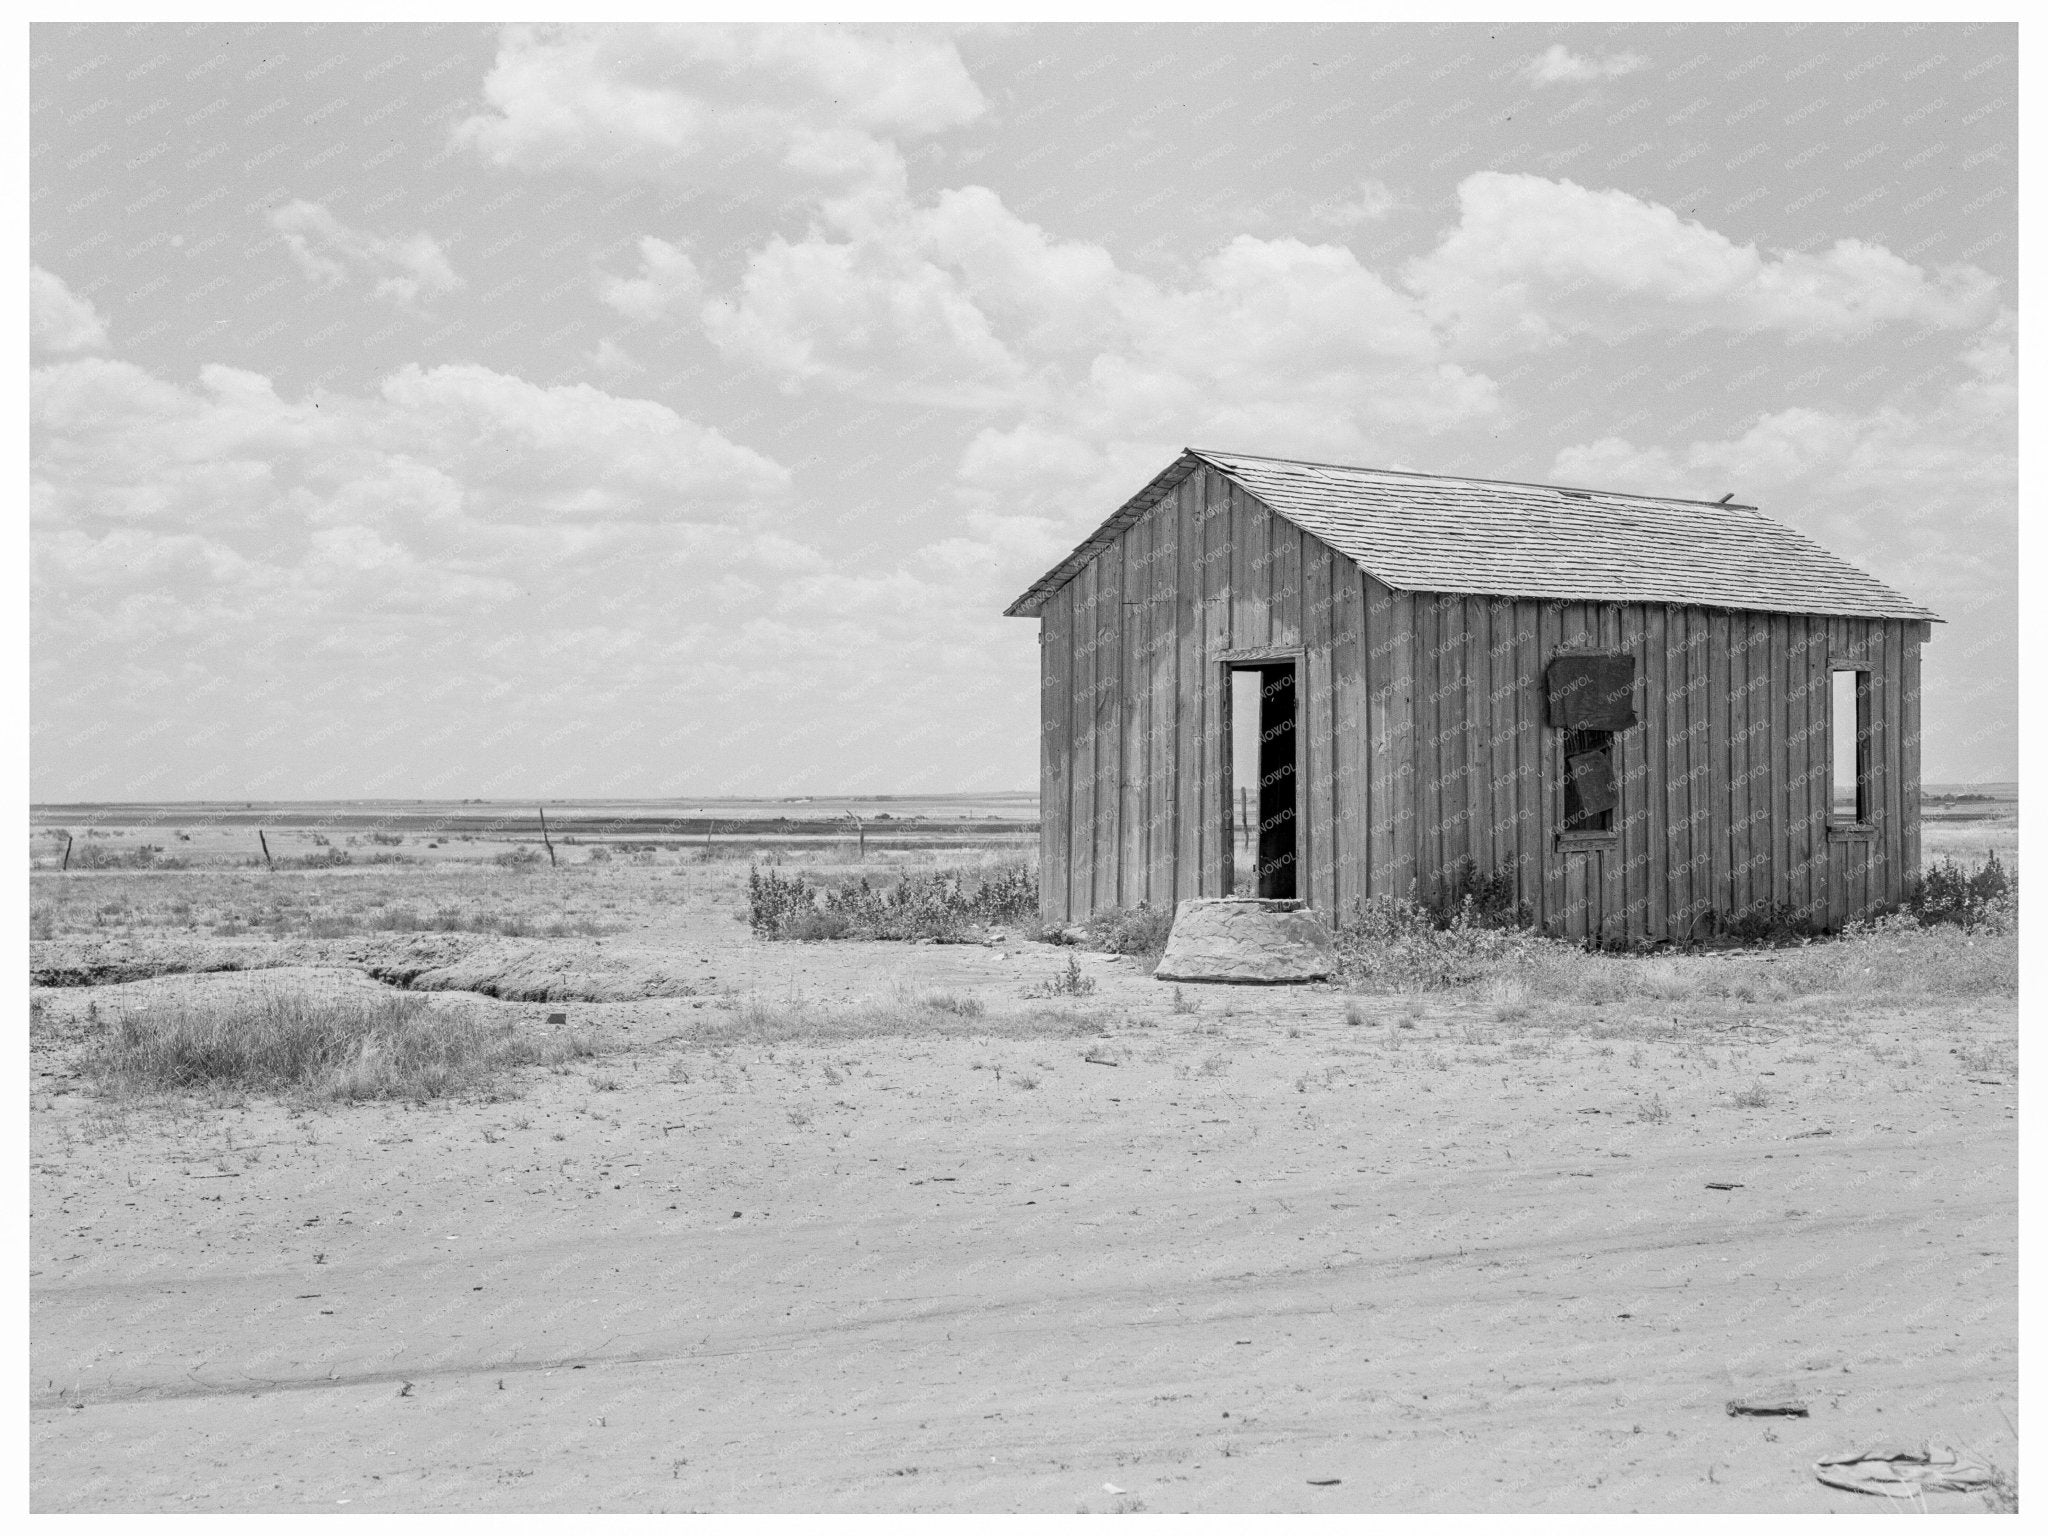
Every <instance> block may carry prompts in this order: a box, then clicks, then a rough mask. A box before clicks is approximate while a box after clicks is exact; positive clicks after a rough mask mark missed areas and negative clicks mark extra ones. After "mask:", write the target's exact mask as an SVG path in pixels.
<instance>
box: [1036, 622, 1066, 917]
mask: <svg viewBox="0 0 2048 1536" xmlns="http://www.w3.org/2000/svg"><path fill="white" fill-rule="evenodd" d="M1073 613H1074V584H1073V583H1072V582H1068V583H1067V584H1066V585H1065V586H1063V587H1061V588H1060V589H1059V590H1058V591H1057V592H1055V593H1053V595H1052V597H1051V598H1050V599H1049V600H1048V601H1047V602H1046V605H1045V610H1044V612H1043V614H1042V615H1041V616H1040V618H1039V621H1038V627H1039V637H1038V639H1039V644H1038V674H1039V686H1038V740H1039V768H1038V775H1039V778H1038V783H1039V791H1038V795H1039V805H1038V910H1039V916H1041V917H1043V918H1044V919H1045V920H1046V921H1047V922H1052V923H1063V922H1067V921H1069V920H1070V917H1069V913H1070V908H1069V905H1068V901H1069V898H1068V894H1067V855H1068V849H1069V840H1070V838H1071V836H1072V833H1071V830H1070V828H1069V820H1070V818H1071V816H1072V814H1073V806H1072V803H1071V798H1070V795H1069V785H1070V783H1071V778H1072V771H1073V751H1074V745H1073V731H1072V713H1071V712H1072V707H1073V696H1074V691H1073V682H1074V644H1073V640H1074V635H1073Z"/></svg>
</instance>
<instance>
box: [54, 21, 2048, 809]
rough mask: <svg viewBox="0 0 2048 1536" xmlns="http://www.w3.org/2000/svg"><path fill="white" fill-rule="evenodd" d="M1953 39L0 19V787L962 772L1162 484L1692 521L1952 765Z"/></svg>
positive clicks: (1977, 82)
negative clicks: (1815, 604) (1140, 504)
mask: <svg viewBox="0 0 2048 1536" xmlns="http://www.w3.org/2000/svg"><path fill="white" fill-rule="evenodd" d="M2016 70H2017V46H2016V36H2015V32H2014V29H2013V28H2012V27H2011V26H2009V25H2002V24H2000V25H1979V26H1972V25H1945V26H1918V27H1913V26H1898V25H1867V26H1857V25H1810V26H1782V27H1778V26H1755V25H1740V26H1737V25H1671V26H1666V25H1634V24H1630V25H1588V26H1552V25H1543V24H1533V23H1532V24H1524V25H1515V26H1484V25H1468V24H1458V25H1442V26H1434V25H1422V24H1394V25H1385V26H1367V25H1274V26H1249V25H1222V26H1094V27H1077V26H1064V25H1034V26H1009V27H946V28H939V27H898V28H860V29H839V28H821V27H813V26H771V27H754V28H746V27H740V28H730V27H704V26H695V27H678V28H673V29H656V28H648V27H629V28H625V29H620V30H589V31H585V30H574V29H558V28H545V29H532V28H523V27H520V28H511V29H499V28H492V27H482V26H474V25H468V24H456V25H433V26H428V25H422V26H382V27H373V26H340V25H321V26H270V25H261V26H243V25H195V26H185V25H138V26H128V25H41V26H37V27H35V28H34V29H32V34H31V71H30V76H31V96H32V100H31V130H30V147H31V168H30V208H29V223H30V246H31V263H32V265H31V271H30V329H31V340H32V353H31V374H30V386H31V387H30V404H31V413H32V420H31V434H30V451H31V459H32V491H31V517H32V523H31V534H30V554H31V564H32V576H31V604H30V625H31V652H30V663H31V714H32V745H31V757H30V763H31V768H30V789H31V794H32V796H33V797H34V798H35V799H37V800H39V801H77V800H107V799H150V800H160V799H242V798H264V799H274V798H322V799H325V798H355V797H414V796H420V797H442V796H481V797H491V798H499V797H515V796H517V797H524V796H533V795H541V796H579V797H581V796H590V797H600V796H621V797H624V796H666V795H675V796H708V795H799V794H828V793H920V792H925V793H929V792H942V791H973V790H993V789H1016V788H1028V787H1030V786H1032V785H1033V784H1035V782H1036V779H1037V665H1038V656H1037V636H1036V624H1035V623H1033V622H1031V621H1028V620H1021V619H1008V618H1004V617H1003V616H1002V610H1003V608H1004V607H1005V606H1006V605H1007V604H1008V603H1009V601H1010V600H1011V599H1013V598H1014V597H1015V596H1016V595H1017V594H1018V593H1019V592H1021V591H1022V590H1023V589H1024V588H1025V587H1026V586H1028V585H1029V584H1030V583H1031V582H1032V581H1033V580H1034V579H1035V578H1036V577H1037V576H1039V575H1040V574H1041V573H1042V572H1043V571H1044V570H1046V569H1047V568H1048V567H1050V566H1051V565H1053V564H1054V563H1055V562H1056V561H1057V560H1058V559H1059V558H1060V557H1062V556H1063V555H1064V554H1065V553H1066V552H1067V551H1068V550H1070V549H1071V548H1072V547H1073V546H1074V545H1075V544H1076V543H1078V542H1079V541H1080V540H1081V539H1082V538H1084V537H1085V536H1086V535H1087V534H1088V533H1089V532H1091V531H1092V530H1093V529H1094V528H1095V526H1096V525H1098V524H1099V523H1100V522H1101V521H1102V520H1103V519H1105V518H1106V517H1108V516H1109V515H1110V514H1111V513H1112V512H1114V511H1115V510H1116V508H1117V507H1118V506H1119V505H1120V504H1121V503H1122V502H1123V501H1124V500H1125V499H1126V498H1127V497H1129V496H1130V495H1131V494H1132V493H1134V492H1135V491H1137V490H1138V489H1139V488H1140V487H1141V486H1142V485H1144V483H1145V482H1146V481H1147V480H1149V479H1150V478H1151V477H1152V476H1153V475H1154V474H1156V473H1157V472H1158V471H1159V470H1160V469H1162V468H1164V467H1165V466H1166V465H1167V464H1168V463H1169V462H1170V461H1171V460H1172V458H1173V457H1174V456H1175V454H1177V453H1178V452H1179V450H1180V449H1181V448H1182V447H1183V446H1190V445H1191V446H1196V447H1204V448H1212V449H1220V450H1224V451H1235V452H1246V453H1260V454H1271V455H1279V456H1299V457H1304V458H1313V459H1321V460H1326V461H1331V462H1340V463H1351V464H1364V465H1372V466H1377V467H1385V468H1397V469H1413V470H1422V471H1427V472H1432V473H1442V474H1459V475H1477V476H1485V477H1493V478H1500V479H1519V480H1536V481H1546V482H1562V483H1566V484H1572V485H1584V486H1592V487H1597V488H1602V489H1610V490H1625V491H1642V492H1650V493H1655V494H1665V495H1673V496H1684V497H1699V498H1703V499H1709V500H1711V499H1715V498H1718V497H1720V496H1721V495H1722V494H1724V493H1730V492H1732V493H1733V494H1734V496H1735V497H1736V499H1737V500H1740V501H1743V502H1748V503H1754V504H1756V505H1758V506H1760V507H1761V508H1762V509H1763V510H1764V511H1765V512H1767V513H1769V514H1770V515H1772V516H1774V517H1777V518H1779V519H1781V520H1783V521H1785V522H1787V523H1790V524H1792V525H1793V526H1795V527H1797V528H1800V529H1802V530H1804V531H1805V532H1807V533H1809V534H1811V535H1812V536H1813V537H1815V538H1816V539H1818V540H1820V541H1821V542H1822V543H1823V544H1825V545H1827V546H1828V547H1829V548H1831V549H1833V550H1835V551H1836V552H1837V553H1839V554H1841V555H1843V556H1845V557H1847V558H1849V559H1850V560H1853V561H1855V562H1856V563H1858V564H1859V565H1861V566H1863V567H1864V568H1865V569H1867V570H1869V571H1871V572H1873V573H1874V574H1876V575H1877V576H1879V577H1880V578H1882V579H1883V580H1885V581H1886V582H1888V583H1890V584H1891V585H1892V586H1894V587H1896V588H1897V589H1898V590H1900V591H1901V592H1903V593H1905V594H1906V595H1907V596H1908V597H1910V598H1912V599H1914V600H1916V601H1918V602H1921V603H1923V604H1925V605H1927V606H1929V607H1931V608H1932V609H1934V611H1935V612H1937V613H1939V614H1940V615H1941V616H1942V617H1943V619H1944V620H1945V621H1946V622H1945V623H1943V624H1939V625H1936V626H1935V627H1934V631H1933V639H1932V641H1931V643H1930V644H1929V645H1928V647H1927V650H1926V653H1925V654H1926V661H1925V688H1924V693H1925V699H1924V722H1925V743H1924V755H1923V762H1924V776H1925V778H1926V779H1928V780H1929V781H1933V782H1942V781H1955V780H1965V781H1967V780H1979V779H2010V778H2015V777H2017V770H2016V761H2017V755H2018V747H2017V734H2018V726H2017V717H2018V707H2017V690H2018V660H2017V644H2018V641H2017V624H2018V618H2017V615H2018V577H2017V491H2016V484H2017V480H2016V476H2017V468H2016V463H2017V460H2016V418H2015V404H2014V339H2015V319H2014V312H2015V304H2016V235H2017V226H2016V212H2017V209H2016V197H2017V194H2016V185H2017V183H2016V175H2015V160H2016V154H2015V149H2016V97H2017V90H2018V76H2017V72H2016Z"/></svg>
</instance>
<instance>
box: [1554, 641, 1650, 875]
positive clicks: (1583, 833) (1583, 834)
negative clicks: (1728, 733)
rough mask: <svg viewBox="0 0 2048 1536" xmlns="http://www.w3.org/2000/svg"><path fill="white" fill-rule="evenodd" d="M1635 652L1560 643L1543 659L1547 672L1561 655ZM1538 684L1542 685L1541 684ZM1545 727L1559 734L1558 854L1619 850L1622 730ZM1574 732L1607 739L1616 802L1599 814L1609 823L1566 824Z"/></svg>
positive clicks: (1556, 766) (1638, 670)
mask: <svg viewBox="0 0 2048 1536" xmlns="http://www.w3.org/2000/svg"><path fill="white" fill-rule="evenodd" d="M1634 654H1635V652H1633V651H1631V650H1628V649H1627V648H1625V647H1623V646H1614V645H1560V646H1558V647H1557V648H1556V649H1555V650H1553V651H1551V652H1550V653H1549V654H1548V655H1547V656H1546V657H1545V658H1544V667H1545V671H1546V673H1547V671H1548V668H1549V664H1550V662H1552V661H1554V660H1556V659H1557V658H1558V657H1560V656H1633V655H1634ZM1541 675H1542V674H1539V676H1541ZM1636 682H1637V686H1638V687H1641V686H1644V683H1643V675H1642V668H1641V667H1638V668H1636ZM1539 686H1541V684H1540V683H1539ZM1637 719H1638V722H1639V723H1640V720H1641V716H1640V714H1639V715H1638V716H1637ZM1544 729H1545V730H1546V731H1548V732H1550V733H1552V734H1553V735H1554V736H1555V737H1556V743H1557V744H1556V748H1555V750H1554V751H1553V752H1552V753H1551V754H1550V762H1551V765H1552V771H1553V773H1554V774H1555V776H1556V780H1557V789H1556V795H1557V802H1556V803H1557V832H1556V835H1555V838H1554V843H1553V846H1554V847H1555V848H1556V851H1557V852H1559V853H1601V852H1612V851H1613V850H1615V849H1618V848H1619V847H1620V846H1621V827H1620V825H1619V817H1617V815H1616V814H1615V813H1616V812H1618V811H1619V810H1620V809H1621V804H1620V795H1621V780H1622V775H1621V741H1620V737H1621V734H1622V733H1621V732H1620V731H1588V732H1577V731H1572V730H1568V729H1566V728H1565V727H1564V726H1561V725H1547V724H1546V725H1545V727H1544ZM1573 735H1598V736H1605V737H1606V738H1607V749H1608V751H1609V752H1611V753H1613V754H1614V786H1615V789H1614V792H1615V796H1616V802H1615V804H1614V805H1612V806H1610V807H1608V809H1607V810H1605V811H1603V812H1601V813H1600V814H1602V815H1604V816H1605V817H1606V818H1607V824H1606V825H1605V826H1595V827H1588V826H1576V827H1567V826H1566V825H1565V824H1564V794H1565V782H1566V779H1567V778H1568V777H1569V775H1568V772H1567V770H1566V768H1565V755H1566V754H1565V740H1566V738H1567V737H1570V736H1573Z"/></svg>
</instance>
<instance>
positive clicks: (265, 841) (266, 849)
mask: <svg viewBox="0 0 2048 1536" xmlns="http://www.w3.org/2000/svg"><path fill="white" fill-rule="evenodd" d="M256 841H257V842H259V843H261V844H262V845H263V867H264V868H265V869H268V870H269V871H270V872H271V873H272V874H275V873H277V866H276V865H275V864H273V863H271V861H270V839H269V838H267V837H265V836H264V835H263V829H262V828H261V827H258V828H257V829H256Z"/></svg>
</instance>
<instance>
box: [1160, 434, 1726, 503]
mask: <svg viewBox="0 0 2048 1536" xmlns="http://www.w3.org/2000/svg"><path fill="white" fill-rule="evenodd" d="M1181 452H1183V453H1192V454H1194V455H1195V456H1196V457H1197V458H1199V459H1202V460H1203V461H1205V462H1206V463H1208V464H1211V465H1213V466H1214V467H1215V468H1217V469H1223V466H1222V465H1221V464H1218V463H1217V462H1216V461H1217V460H1218V459H1256V460H1257V461H1258V462H1259V463H1261V464H1299V465H1302V466H1303V467H1304V468H1307V469H1348V470H1351V471H1352V472H1353V473H1356V474H1361V475H1399V476H1400V477H1401V478H1402V479H1404V480H1433V481H1435V482H1437V483H1438V484H1440V485H1512V486H1519V487H1521V488H1522V489H1524V490H1532V491H1577V492H1579V493H1580V494H1582V495H1587V496H1620V497H1626V498H1627V499H1628V500H1630V501H1668V502H1674V503H1676V504H1677V505H1679V506H1685V507H1721V508H1723V509H1725V510H1728V511H1734V512H1757V511H1761V510H1762V509H1761V508H1760V507H1758V506H1757V505H1756V504H1755V503H1753V502H1747V501H1707V500H1705V499H1704V498H1702V497H1698V496H1656V495H1652V494H1651V493H1649V492H1647V491H1604V490H1601V489H1600V488H1599V487H1598V486H1592V485H1556V484H1553V483H1552V482H1550V481H1547V480H1496V479H1492V478H1490V477H1488V476H1485V475H1433V474H1430V473H1429V472H1428V471H1427V470H1421V469H1379V468H1376V467H1374V466H1373V465H1370V464H1339V463H1337V462H1335V461H1334V460H1331V459H1284V458H1281V457H1279V456H1278V455H1276V454H1270V453H1229V452H1225V451H1224V450H1222V449H1220V448H1183V449H1182V450H1181ZM1224 473H1225V474H1228V473H1229V471H1228V470H1224Z"/></svg>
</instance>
